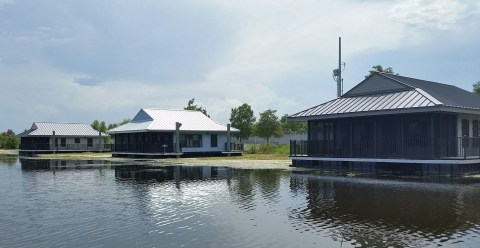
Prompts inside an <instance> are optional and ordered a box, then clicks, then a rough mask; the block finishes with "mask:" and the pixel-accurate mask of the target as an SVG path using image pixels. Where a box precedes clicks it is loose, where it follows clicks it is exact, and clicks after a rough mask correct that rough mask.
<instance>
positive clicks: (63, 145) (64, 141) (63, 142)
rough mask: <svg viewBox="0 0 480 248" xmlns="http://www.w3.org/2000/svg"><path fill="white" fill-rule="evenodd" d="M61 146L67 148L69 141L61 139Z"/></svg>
mask: <svg viewBox="0 0 480 248" xmlns="http://www.w3.org/2000/svg"><path fill="white" fill-rule="evenodd" d="M60 146H62V147H65V146H67V139H65V138H61V139H60Z"/></svg>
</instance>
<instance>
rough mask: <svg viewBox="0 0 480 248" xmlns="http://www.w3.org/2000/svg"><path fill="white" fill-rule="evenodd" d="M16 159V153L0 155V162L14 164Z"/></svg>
mask: <svg viewBox="0 0 480 248" xmlns="http://www.w3.org/2000/svg"><path fill="white" fill-rule="evenodd" d="M17 161H18V155H5V154H4V155H0V163H3V164H6V165H14V164H16V163H17Z"/></svg>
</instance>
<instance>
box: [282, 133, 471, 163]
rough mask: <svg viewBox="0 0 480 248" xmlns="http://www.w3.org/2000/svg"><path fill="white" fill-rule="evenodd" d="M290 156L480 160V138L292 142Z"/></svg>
mask: <svg viewBox="0 0 480 248" xmlns="http://www.w3.org/2000/svg"><path fill="white" fill-rule="evenodd" d="M290 156H310V157H355V158H407V159H472V158H477V159H478V158H480V137H453V138H434V139H430V138H428V139H426V138H405V139H403V142H402V140H400V139H395V138H390V139H387V138H385V139H377V140H361V141H357V142H350V140H336V141H305V140H300V141H298V140H291V141H290Z"/></svg>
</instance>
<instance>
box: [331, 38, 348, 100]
mask: <svg viewBox="0 0 480 248" xmlns="http://www.w3.org/2000/svg"><path fill="white" fill-rule="evenodd" d="M342 64H343V69H342ZM343 70H345V63H342V37H338V68H337V69H335V70H333V80H335V81H336V82H337V97H341V96H342V94H343V78H342V71H343Z"/></svg>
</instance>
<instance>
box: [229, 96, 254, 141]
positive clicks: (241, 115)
mask: <svg viewBox="0 0 480 248" xmlns="http://www.w3.org/2000/svg"><path fill="white" fill-rule="evenodd" d="M255 121H256V118H255V116H254V115H253V110H252V107H250V105H248V104H247V103H244V104H242V105H240V106H239V107H238V108H233V109H232V112H231V113H230V123H231V124H232V127H234V128H237V129H239V130H240V132H238V133H234V134H233V136H234V137H236V138H237V139H240V142H242V140H245V139H248V138H249V137H250V136H252V133H253V124H254V123H255Z"/></svg>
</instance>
